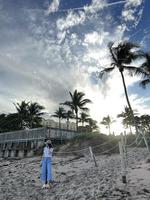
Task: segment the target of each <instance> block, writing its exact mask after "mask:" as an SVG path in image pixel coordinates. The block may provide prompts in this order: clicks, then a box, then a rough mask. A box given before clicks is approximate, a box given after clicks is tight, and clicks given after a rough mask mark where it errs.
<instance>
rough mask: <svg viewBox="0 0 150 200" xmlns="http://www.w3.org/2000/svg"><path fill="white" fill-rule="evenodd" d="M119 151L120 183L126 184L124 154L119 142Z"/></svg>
mask: <svg viewBox="0 0 150 200" xmlns="http://www.w3.org/2000/svg"><path fill="white" fill-rule="evenodd" d="M119 151H120V156H121V168H122V182H123V183H127V180H126V166H125V159H124V153H123V146H122V143H121V142H119Z"/></svg>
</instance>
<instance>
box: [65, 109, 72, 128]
mask: <svg viewBox="0 0 150 200" xmlns="http://www.w3.org/2000/svg"><path fill="white" fill-rule="evenodd" d="M64 117H65V118H66V119H67V130H68V129H69V120H70V119H73V118H74V117H75V116H74V114H73V112H72V110H68V111H67V112H66V113H64Z"/></svg>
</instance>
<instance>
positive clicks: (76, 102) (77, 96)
mask: <svg viewBox="0 0 150 200" xmlns="http://www.w3.org/2000/svg"><path fill="white" fill-rule="evenodd" d="M69 94H70V97H71V101H66V102H64V103H63V105H66V106H69V107H70V108H71V109H72V110H73V111H74V112H75V116H76V129H77V130H78V112H79V109H80V110H83V111H88V110H89V109H88V108H87V107H85V105H86V104H87V103H91V100H89V99H84V96H85V94H84V93H83V92H78V91H77V90H75V91H74V93H73V94H72V93H71V92H69Z"/></svg>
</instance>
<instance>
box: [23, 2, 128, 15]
mask: <svg viewBox="0 0 150 200" xmlns="http://www.w3.org/2000/svg"><path fill="white" fill-rule="evenodd" d="M124 3H126V1H118V2H114V3H108V4H106V5H104V7H103V8H105V7H110V6H115V5H118V4H124ZM88 7H90V5H89V6H88ZM85 8H86V7H85V6H83V7H78V8H70V9H61V10H57V11H52V12H50V13H49V14H52V13H61V12H67V11H74V10H85ZM23 10H30V11H31V10H32V11H37V12H43V11H44V9H27V8H25V9H23Z"/></svg>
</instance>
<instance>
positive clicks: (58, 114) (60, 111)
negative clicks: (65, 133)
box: [52, 107, 66, 129]
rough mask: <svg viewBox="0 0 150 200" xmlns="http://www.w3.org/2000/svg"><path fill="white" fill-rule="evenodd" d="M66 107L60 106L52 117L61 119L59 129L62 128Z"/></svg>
mask: <svg viewBox="0 0 150 200" xmlns="http://www.w3.org/2000/svg"><path fill="white" fill-rule="evenodd" d="M65 113H66V112H65V109H64V108H63V107H59V108H58V110H56V111H55V114H54V115H52V117H57V118H58V119H59V129H61V119H63V118H65Z"/></svg>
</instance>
